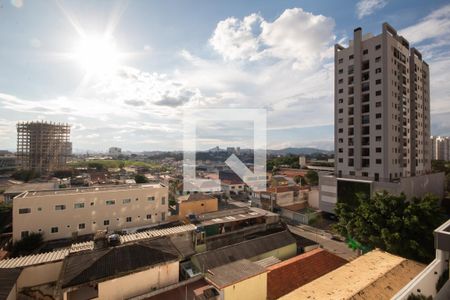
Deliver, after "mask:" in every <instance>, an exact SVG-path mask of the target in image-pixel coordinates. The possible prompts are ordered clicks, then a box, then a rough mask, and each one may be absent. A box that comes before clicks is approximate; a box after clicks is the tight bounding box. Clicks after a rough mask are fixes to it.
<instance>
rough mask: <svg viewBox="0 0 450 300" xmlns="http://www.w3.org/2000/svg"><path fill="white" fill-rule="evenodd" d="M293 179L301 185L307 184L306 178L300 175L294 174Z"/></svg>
mask: <svg viewBox="0 0 450 300" xmlns="http://www.w3.org/2000/svg"><path fill="white" fill-rule="evenodd" d="M294 181H295V183H296V184H300V185H301V186H304V185H306V184H307V182H306V179H305V178H303V177H302V176H300V175H296V176H294Z"/></svg>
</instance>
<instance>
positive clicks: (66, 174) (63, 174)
mask: <svg viewBox="0 0 450 300" xmlns="http://www.w3.org/2000/svg"><path fill="white" fill-rule="evenodd" d="M53 176H55V177H56V178H59V179H63V178H70V177H72V176H73V171H72V170H70V169H68V170H57V171H54V172H53Z"/></svg>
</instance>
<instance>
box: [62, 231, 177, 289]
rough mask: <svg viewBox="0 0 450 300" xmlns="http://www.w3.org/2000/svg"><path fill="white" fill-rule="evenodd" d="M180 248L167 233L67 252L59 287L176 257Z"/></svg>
mask: <svg viewBox="0 0 450 300" xmlns="http://www.w3.org/2000/svg"><path fill="white" fill-rule="evenodd" d="M179 257H180V255H179V252H178V251H177V249H176V248H175V247H174V246H173V244H172V243H171V241H170V239H169V238H167V237H161V238H156V239H152V240H148V241H142V242H137V243H132V244H126V245H121V246H118V247H112V248H106V249H99V250H94V251H89V252H79V253H74V254H71V255H69V256H68V257H67V258H66V259H65V260H64V263H63V267H62V270H61V275H60V282H61V286H62V288H68V287H71V286H77V285H80V284H86V283H89V282H92V281H103V280H105V279H110V278H114V277H120V276H124V275H127V274H130V273H135V272H138V271H139V270H143V269H146V268H149V267H151V266H154V265H157V264H160V263H164V262H170V261H175V260H178V259H179Z"/></svg>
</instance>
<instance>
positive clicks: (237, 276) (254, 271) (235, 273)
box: [205, 259, 266, 289]
mask: <svg viewBox="0 0 450 300" xmlns="http://www.w3.org/2000/svg"><path fill="white" fill-rule="evenodd" d="M264 272H266V269H265V268H264V267H261V266H260V265H258V264H255V263H252V262H251V261H249V260H247V259H241V260H238V261H235V262H232V263H229V264H226V265H223V266H220V267H217V268H214V269H211V270H208V272H207V273H206V275H205V279H206V281H208V282H210V283H211V284H212V285H214V286H215V287H217V288H218V289H223V288H225V287H227V286H230V285H232V284H235V283H237V282H240V281H243V280H246V279H248V278H251V277H254V276H257V275H259V274H262V273H264Z"/></svg>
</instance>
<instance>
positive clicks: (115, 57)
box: [75, 37, 119, 73]
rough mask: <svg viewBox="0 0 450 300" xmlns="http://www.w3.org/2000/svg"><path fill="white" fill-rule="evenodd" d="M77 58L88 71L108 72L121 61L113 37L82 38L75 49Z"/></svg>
mask: <svg viewBox="0 0 450 300" xmlns="http://www.w3.org/2000/svg"><path fill="white" fill-rule="evenodd" d="M75 58H76V60H77V61H78V62H79V63H80V65H81V66H82V67H83V68H84V69H85V70H86V72H88V73H108V72H111V71H113V70H114V69H115V68H116V67H117V66H118V63H119V53H118V51H117V49H116V45H115V43H114V40H113V39H112V38H103V37H87V38H84V39H82V40H81V41H80V43H79V44H78V46H77V48H76V49H75Z"/></svg>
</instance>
